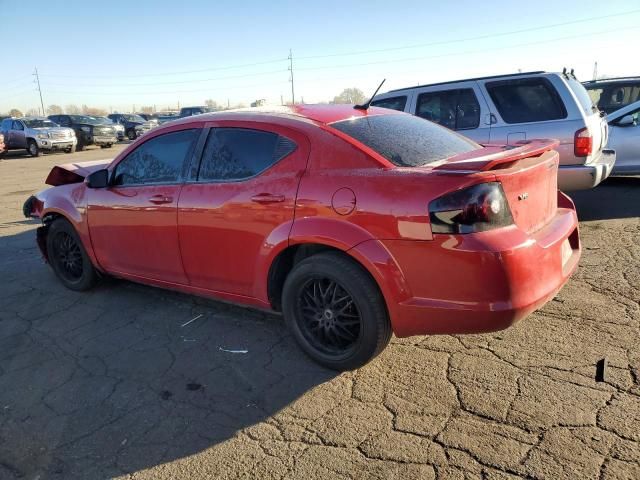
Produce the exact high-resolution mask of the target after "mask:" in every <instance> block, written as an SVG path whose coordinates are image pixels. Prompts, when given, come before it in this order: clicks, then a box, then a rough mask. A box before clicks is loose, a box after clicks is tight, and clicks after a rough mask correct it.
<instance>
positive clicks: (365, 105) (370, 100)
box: [353, 78, 386, 110]
mask: <svg viewBox="0 0 640 480" xmlns="http://www.w3.org/2000/svg"><path fill="white" fill-rule="evenodd" d="M385 80H386V78H383V79H382V81H381V82H380V85H378V88H376V91H375V92H373V95H371V98H370V99H369V101H368V102H367V103H363V104H362V105H354V106H353V108H355V109H356V110H367V109H368V108H369V107H370V106H371V102H372V101H373V99H374V97H375V96H376V95H377V93H378V91H379V90H380V88H382V84H383V83H384V81H385Z"/></svg>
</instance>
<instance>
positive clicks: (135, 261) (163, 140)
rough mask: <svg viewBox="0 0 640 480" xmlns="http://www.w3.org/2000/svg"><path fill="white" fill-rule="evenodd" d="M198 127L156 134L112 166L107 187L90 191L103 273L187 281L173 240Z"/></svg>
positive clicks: (91, 221) (95, 242)
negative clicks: (181, 192) (181, 190)
mask: <svg viewBox="0 0 640 480" xmlns="http://www.w3.org/2000/svg"><path fill="white" fill-rule="evenodd" d="M200 132H201V129H195V128H191V129H188V130H178V131H173V132H170V133H165V134H162V135H158V136H155V137H153V138H150V139H148V140H147V141H145V142H143V143H141V144H139V145H138V147H137V148H136V149H135V150H133V151H132V152H130V153H129V154H128V155H127V156H126V157H124V158H123V159H122V160H121V161H119V162H118V164H117V165H115V167H114V168H113V169H112V173H111V185H110V186H109V187H107V188H99V189H89V190H88V192H89V200H88V220H89V231H90V234H91V243H92V244H93V249H94V251H95V254H96V257H97V259H98V262H99V263H100V265H101V266H102V267H103V268H104V269H105V270H106V271H108V272H113V273H122V274H126V275H133V276H135V277H141V278H145V279H152V280H159V281H162V282H169V283H174V284H187V283H188V282H187V277H186V275H185V273H184V268H183V266H182V260H181V258H180V247H179V243H178V225H177V208H178V198H179V196H180V189H181V188H182V182H183V178H184V173H185V171H186V168H187V167H186V166H187V163H188V162H189V160H190V159H191V156H192V154H193V150H194V147H195V144H196V141H197V138H198V136H199V134H200Z"/></svg>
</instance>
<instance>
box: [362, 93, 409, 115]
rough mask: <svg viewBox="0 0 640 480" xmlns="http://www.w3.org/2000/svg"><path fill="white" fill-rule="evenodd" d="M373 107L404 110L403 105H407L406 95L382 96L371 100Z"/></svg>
mask: <svg viewBox="0 0 640 480" xmlns="http://www.w3.org/2000/svg"><path fill="white" fill-rule="evenodd" d="M371 105H373V106H374V107H380V108H390V109H391V110H398V111H399V112H404V107H405V106H406V105H407V96H406V95H402V96H399V97H391V98H383V99H382V100H374V101H373V102H371Z"/></svg>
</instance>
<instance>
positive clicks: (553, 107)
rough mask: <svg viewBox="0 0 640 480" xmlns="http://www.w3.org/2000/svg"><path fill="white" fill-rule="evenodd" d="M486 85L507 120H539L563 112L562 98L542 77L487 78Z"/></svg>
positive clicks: (561, 114)
mask: <svg viewBox="0 0 640 480" xmlns="http://www.w3.org/2000/svg"><path fill="white" fill-rule="evenodd" d="M486 87H487V91H488V92H489V95H490V96H491V99H492V100H493V103H494V104H495V106H496V108H497V109H498V113H500V116H501V117H502V119H503V120H504V121H505V122H507V123H528V122H543V121H545V120H558V119H561V118H566V116H567V111H566V110H565V108H564V104H563V103H562V99H561V98H560V96H559V95H558V92H557V91H556V89H555V88H554V87H553V85H551V83H550V82H549V81H548V80H547V79H546V78H541V77H537V78H535V77H534V78H520V79H516V80H501V81H497V82H487V83H486Z"/></svg>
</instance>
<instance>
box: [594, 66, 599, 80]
mask: <svg viewBox="0 0 640 480" xmlns="http://www.w3.org/2000/svg"><path fill="white" fill-rule="evenodd" d="M597 79H598V62H595V63H594V64H593V80H597Z"/></svg>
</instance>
